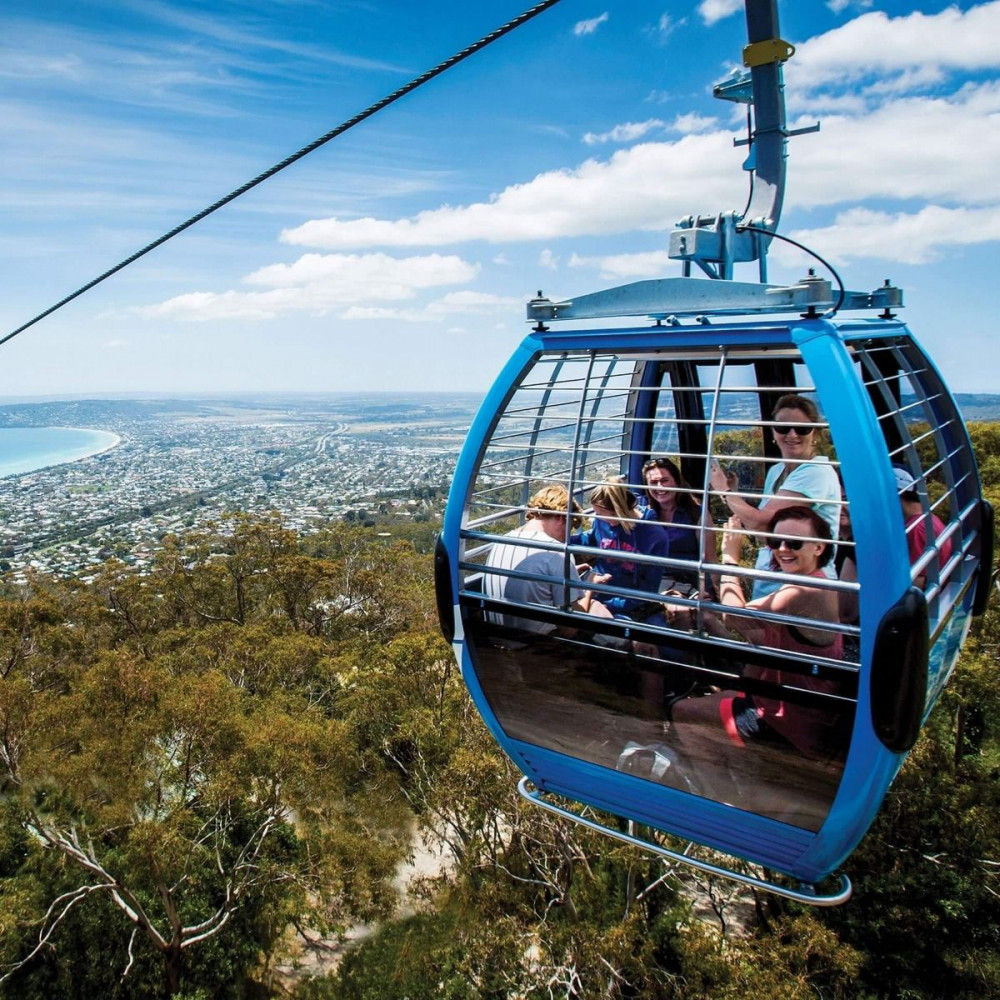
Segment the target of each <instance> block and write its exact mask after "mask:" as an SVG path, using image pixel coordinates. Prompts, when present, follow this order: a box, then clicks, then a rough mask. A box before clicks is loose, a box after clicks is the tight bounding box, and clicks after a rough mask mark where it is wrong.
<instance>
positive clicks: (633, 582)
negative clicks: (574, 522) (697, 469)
mask: <svg viewBox="0 0 1000 1000" xmlns="http://www.w3.org/2000/svg"><path fill="white" fill-rule="evenodd" d="M636 503H637V500H636V496H635V494H634V493H633V492H632V491H631V490H630V489H629V488H628V487H627V486H626V485H625V482H624V479H623V478H622V477H621V476H613V477H610V478H609V479H607V480H606V481H605V482H603V483H601V484H600V485H599V486H597V487H595V489H594V490H593V491H592V492H591V494H590V505H591V507H593V509H594V517H593V520H592V522H591V526H590V528H589V529H588V530H587V531H582V532H575V533H574V534H573V535H572V536H571V537H570V542H572V543H573V544H574V545H587V546H590V547H591V548H594V549H599V550H600V551H602V552H609V551H615V552H636V553H640V554H642V555H654V556H666V555H668V553H669V548H670V545H669V540H668V538H667V533H666V532H665V531H664V529H663V528H662V527H661V526H660V525H658V524H653V523H652V522H650V521H644V520H642V514H641V512H640V511H639V509H638V508H637V506H636ZM591 562H592V564H593V568H594V573H595V580H599V581H600V582H601V583H608V584H610V585H611V586H613V587H627V588H628V589H630V590H647V591H649V592H650V593H652V594H658V591H659V588H660V580H661V579H662V578H663V567H662V566H655V565H650V564H649V563H644V562H636V561H634V560H631V559H628V558H624V559H618V558H601V556H600V555H599V554H596V553H595V555H594V557H593V559H592V560H591ZM604 604H605V605H606V606H607V608H608V609H609V610H610V611H611V612H612V614H614V615H615V617H622V618H633V617H643V618H648V617H649V615H650V614H655V613H657V612H659V611H660V606H659V605H658V604H655V605H654V604H652V602H650V601H643V600H641V599H639V598H634V597H607V598H606V599H605V601H604Z"/></svg>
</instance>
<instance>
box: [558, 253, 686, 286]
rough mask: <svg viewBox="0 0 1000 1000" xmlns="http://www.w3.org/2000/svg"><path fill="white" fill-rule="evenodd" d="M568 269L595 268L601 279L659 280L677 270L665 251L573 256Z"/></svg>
mask: <svg viewBox="0 0 1000 1000" xmlns="http://www.w3.org/2000/svg"><path fill="white" fill-rule="evenodd" d="M569 266H570V267H595V268H597V269H598V270H599V271H600V273H601V277H603V278H608V279H621V280H625V279H629V278H661V277H663V276H664V275H668V274H673V273H675V272H676V270H677V262H676V261H674V260H671V259H670V257H669V256H668V254H667V251H666V250H650V251H648V252H646V253H622V254H611V255H609V256H604V257H581V256H579V255H578V254H573V256H572V257H570V260H569Z"/></svg>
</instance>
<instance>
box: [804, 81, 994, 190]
mask: <svg viewBox="0 0 1000 1000" xmlns="http://www.w3.org/2000/svg"><path fill="white" fill-rule="evenodd" d="M795 124H807V122H805V121H803V122H798V123H795ZM822 125H823V127H822V130H821V131H820V132H819V133H817V134H815V135H807V136H803V137H801V138H798V139H794V140H793V143H794V145H793V146H792V151H791V157H790V161H791V162H790V172H789V195H790V198H791V199H793V200H794V203H795V204H796V205H802V206H817V205H836V204H848V203H850V204H857V203H859V202H861V201H864V200H866V199H872V198H888V199H894V200H900V199H909V198H915V199H920V200H924V201H943V202H949V203H951V204H953V205H963V204H965V205H983V204H996V203H997V202H998V201H1000V172H998V171H997V170H996V167H995V165H996V163H998V162H1000V82H992V83H988V84H982V85H975V86H966V87H963V88H962V89H961V90H959V91H958V92H957V93H956V94H953V95H951V96H950V97H938V98H931V97H908V98H900V99H897V100H892V101H887V102H885V103H884V104H883V105H882V106H881V107H879V108H878V109H876V110H874V111H871V112H866V113H861V114H856V115H839V116H830V117H827V118H824V119H823V123H822Z"/></svg>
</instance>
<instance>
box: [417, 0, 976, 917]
mask: <svg viewBox="0 0 1000 1000" xmlns="http://www.w3.org/2000/svg"><path fill="white" fill-rule="evenodd" d="M747 21H748V27H749V29H750V39H751V44H750V46H748V49H749V50H750V53H749V56H747V53H746V52H745V57H746V61H747V62H748V65H749V69H750V72H749V77H748V79H747V80H745V81H743V82H742V83H740V84H739V85H738V86H737V84H735V83H730V84H729V85H728V86H727V93H726V94H724V95H722V96H726V97H727V98H728V99H733V94H734V92H739V93H742V94H743V95H744V96H743V97H742V98H738V99H745V100H747V101H748V102H752V104H753V106H754V112H755V115H756V123H755V124H756V127H755V130H754V133H753V134H752V136H751V145H752V148H753V155H752V156H751V159H750V161H748V162H749V163H750V169H752V170H753V171H754V174H755V194H757V195H759V194H760V193H761V192H764V193H765V194H766V196H767V197H768V198H769V199H770V203H769V205H767V206H766V211H765V214H764V215H762V216H759V217H758V216H755V215H753V214H751V209H748V211H747V213H744V215H743V216H741V217H736V216H735V215H729V216H716V217H714V218H711V217H710V218H689V219H687V220H684V221H683V222H682V223H681V224H680V226H679V228H678V230H676V231H675V232H674V234H672V237H671V255H672V256H674V257H676V258H678V259H680V260H681V261H683V265H684V274H683V275H682V276H681V277H677V278H664V279H658V280H652V281H642V282H637V283H634V284H631V285H625V286H621V287H619V288H614V289H609V290H605V291H601V292H597V293H592V294H588V295H584V296H582V297H577V298H574V299H573V300H569V301H564V302H551V301H549V300H548V299H545V298H543V297H542V296H541V293H539V297H538V298H537V299H535V300H533V301H532V302H530V303H529V304H528V318H529V320H531V321H533V322H534V323H535V326H534V328H533V330H532V332H531V333H530V334H529V335H528V336H527V337H526V338H525V340H524V341H523V342H522V344H521V345H520V347H518V349H517V350H516V351H515V353H514V355H513V357H512V358H511V359H510V361H509V362H508V364H507V365H506V367H505V368H504V370H503V371H502V372H501V374H500V375H499V377H498V378H497V380H496V382H495V384H494V386H493V388H492V390H491V391H490V392H489V394H488V395H487V397H486V399H485V400H484V402H483V405H482V407H481V409H480V411H479V413H478V416H477V417H476V419H475V421H474V422H473V425H472V427H471V430H470V432H469V435H468V439H467V442H466V445H465V448H464V450H463V451H462V454H461V456H460V459H459V462H458V466H457V469H456V473H455V477H454V481H453V485H452V490H451V493H450V496H449V500H448V507H447V511H446V515H445V522H444V525H443V530H442V533H441V536H440V539H439V543H438V550H437V566H436V569H437V577H436V584H437V595H438V606H439V612H440V617H441V621H442V627H443V629H444V631H445V634H446V636H447V637H448V639H449V640H450V641H451V642H452V643H453V647H454V650H455V654H456V657H457V659H458V662H459V664H460V666H461V669H462V673H463V677H464V678H465V681H466V683H467V685H468V687H469V690H470V692H471V695H472V697H473V699H474V701H475V704H476V706H477V708H478V709H479V711H480V713H481V714H482V716H483V718H484V720H485V721H486V723H487V725H488V726H489V728H490V730H491V731H492V733H493V735H494V736H495V737H496V739H497V740H498V741H499V743H500V745H501V746H502V747H503V749H504V751H505V752H506V753H507V754H508V755H509V756H510V758H511V759H512V760H513V761H514V762H515V764H516V765H517V766H518V767H519V768H520V769H521V771H522V772H523V774H524V776H525V778H524V780H522V782H521V785H520V788H521V791H522V794H524V795H525V796H526V797H528V798H530V799H531V800H532V801H534V802H536V803H537V804H539V805H541V806H543V807H545V808H548V809H550V810H552V811H554V812H557V813H559V814H561V815H567V816H569V817H570V818H573V819H574V820H576V821H578V822H583V823H585V824H587V825H590V826H593V827H595V828H600V829H602V830H603V831H604V832H606V833H609V834H610V835H611V836H614V837H617V838H619V839H622V840H627V841H629V842H633V843H640V844H641V845H642V846H644V847H647V848H649V849H651V850H654V851H656V852H657V853H660V854H663V855H665V856H667V857H670V858H676V859H679V860H681V861H684V862H685V863H693V864H695V866H696V867H701V868H703V869H706V870H709V871H713V872H719V873H722V874H726V875H729V876H731V877H735V878H737V879H739V880H741V881H744V882H747V883H749V884H751V885H755V886H760V887H763V888H767V889H769V890H772V891H776V892H779V893H781V894H783V895H786V896H790V897H791V898H794V899H799V900H802V901H805V902H809V903H814V904H819V905H832V904H835V903H840V902H843V901H844V900H845V899H846V898H848V896H849V895H850V892H851V887H850V882H849V880H847V878H846V876H843V875H840V876H839V882H838V883H837V885H836V886H835V888H834V889H832V890H830V891H828V892H825V891H821V889H820V888H819V885H820V883H822V882H823V880H824V879H826V878H827V877H828V876H830V875H831V874H833V873H835V872H836V871H837V869H838V867H839V866H840V865H841V864H842V862H843V861H844V860H845V858H846V857H847V856H848V855H849V854H850V852H851V851H852V850H853V849H854V847H855V846H856V845H857V843H858V842H859V841H860V839H861V837H862V836H863V835H864V833H865V831H866V830H867V829H868V827H869V825H870V824H871V822H872V820H873V819H874V817H875V814H876V812H877V810H878V808H879V805H880V803H881V802H882V799H883V798H884V796H885V794H886V791H887V790H888V787H889V785H890V783H891V782H892V780H893V778H894V776H895V775H896V773H897V772H898V770H899V768H900V766H901V765H902V762H903V760H904V759H905V755H906V753H907V751H908V750H909V749H910V748H911V747H912V745H913V743H914V742H915V740H916V738H917V735H918V733H919V729H920V725H921V723H922V722H923V721H924V719H926V717H927V714H928V713H929V712H930V710H931V708H932V706H933V705H934V702H935V700H936V698H937V697H938V695H939V693H940V692H941V690H942V688H943V687H944V685H945V684H946V682H947V680H948V678H949V676H950V674H951V671H952V669H953V668H954V665H955V661H956V659H957V657H958V653H959V649H960V647H961V644H962V641H963V639H964V638H965V635H966V633H967V631H968V628H969V624H970V619H971V616H972V615H974V614H975V613H977V612H978V611H980V610H982V608H983V607H984V606H985V602H986V600H987V598H988V595H989V589H990V576H989V573H990V554H991V552H992V531H993V527H992V525H993V520H992V512H991V510H990V507H989V505H988V504H987V503H986V502H985V501H984V500H983V499H982V495H981V489H980V483H979V478H978V474H977V471H976V466H975V462H974V458H973V453H972V448H971V444H970V441H969V437H968V434H967V432H966V429H965V425H964V423H963V421H962V418H961V415H960V413H959V410H958V408H957V406H956V404H955V401H954V399H953V398H952V396H951V394H950V393H949V391H948V389H947V387H946V386H945V384H944V381H943V380H942V378H941V376H940V374H939V373H938V371H937V370H936V368H935V367H934V365H933V363H932V362H931V360H930V359H929V358H928V356H927V355H926V353H925V352H924V351H923V349H922V348H921V347H920V345H919V343H918V342H917V341H916V340H915V338H914V337H913V336H912V334H911V333H910V331H909V329H908V328H907V326H906V325H905V324H904V323H903V322H902V321H900V320H899V319H898V318H897V316H896V313H895V310H897V309H898V308H900V307H901V305H902V292H901V291H900V290H899V289H896V288H893V287H891V286H889V285H888V283H887V284H886V285H885V286H884V287H882V288H878V289H875V290H874V291H871V292H860V293H859V292H849V291H846V290H844V289H843V288H841V289H840V292H839V294H835V293H834V291H833V287H832V285H831V283H830V282H828V281H826V280H824V279H821V278H817V277H816V276H815V275H813V274H810V275H809V276H807V277H806V278H805V279H803V280H802V281H800V282H798V283H797V284H795V285H792V286H775V285H770V284H767V282H766V270H765V265H764V254H765V252H766V246H767V243H768V241H769V239H770V238H773V236H774V235H775V230H776V227H777V218H778V215H779V213H780V202H781V191H782V188H783V181H784V174H783V170H784V142H785V137H786V135H787V134H788V133H787V130H786V129H785V128H784V118H783V107H782V103H781V98H780V94H781V87H780V63H781V61H783V60H784V59H785V58H787V57H788V55H790V51H791V47H790V46H787V45H786V44H785V43H783V42H781V41H780V39H778V38H777V14H776V8H775V4H774V2H773V0H748V3H747ZM758 218H759V220H760V221H756V222H755V221H753V220H754V219H758ZM752 259H757V260H759V261H760V272H761V280H760V282H756V283H748V282H737V281H734V280H732V273H733V264H734V263H736V262H738V261H745V260H752ZM692 264H696V265H697V266H699V267H701V268H702V270H703V271H704V272H705V273H706V275H707V279H698V278H694V277H692V276H691V273H690V272H691V265H692ZM713 279H714V280H713ZM865 313H868V315H865ZM872 313H874V314H875V315H871V314H872ZM637 318H641V325H638V321H637ZM564 321H565V322H569V323H570V324H571V328H569V329H561V328H558V325H559V324H560V323H562V322H564ZM581 321H582V322H585V323H587V324H588V325H587V326H586V328H582V329H581V328H572V324H575V323H579V322H581ZM609 321H610V322H609ZM623 323H624V324H626V325H622V324H623ZM595 324H596V325H595ZM795 449H799V450H798V452H796V451H795ZM664 460H668V461H664ZM655 468H666V469H669V470H670V476H669V477H668V479H669V482H670V484H671V486H672V493H673V496H672V500H673V505H672V507H671V509H670V510H668V511H666V512H665V511H664V507H663V505H661V504H660V503H658V502H654V498H652V496H651V492H650V486H649V484H648V483H647V481H646V479H647V475H649V473H650V470H652V469H655ZM789 471H791V472H792V475H788V472H789ZM793 475H795V476H797V478H796V479H794V480H793V478H792V476H793ZM785 476H787V477H788V478H787V479H784V482H785V483H786V484H787V488H784V487H783V486H781V485H780V481H781V480H782V478H783V477H785ZM807 480H808V481H809V482H812V481H813V480H815V481H816V482H817V483H819V482H820V481H822V486H821V487H820V486H819V485H817V486H816V489H822V491H824V492H823V495H822V496H820V495H819V494H817V493H813V492H811V490H812V487H811V486H804V485H802V484H803V483H806V482H807ZM609 488H610V490H611V494H609V493H608V490H609ZM602 491H603V492H602ZM609 495H612V496H613V497H619V498H624V500H622V503H621V504H618V503H617V501H616V503H615V504H612V505H611V507H613V508H614V509H609V501H608V500H607V499H606V498H607V496H609ZM598 497H600V498H601V500H600V502H599V501H598ZM768 504H775V506H774V507H773V508H772V510H774V511H775V512H776V513H774V514H773V515H771V516H765V513H764V512H766V509H767V506H768ZM667 506H668V507H670V506H671V505H669V504H668V505H667ZM678 511H681V512H682V513H678ZM740 514H742V519H741V518H740V517H739V516H737V515H740ZM588 519H589V522H590V525H591V527H590V528H589V530H586V529H585V527H584V526H585V525H586V523H587V520H588ZM744 522H746V523H744ZM602 524H603V528H601V529H600V530H598V526H599V525H602ZM543 529H544V530H543ZM679 540H680V541H684V542H686V543H689V544H684V545H682V544H680V541H679ZM755 548H756V549H757V550H758V555H757V558H756V562H755V561H754V557H753V549H755ZM720 549H721V552H722V554H721V555H720V554H719V553H720ZM848 564H850V565H851V567H852V572H850V573H847V572H846V571H845V570H844V567H845V566H846V565H848ZM835 567H839V568H835ZM751 588H752V589H751ZM758 591H759V592H760V593H761V594H762V595H763V596H762V597H761V598H759V599H758V598H755V597H754V596H752V595H756V594H757V593H758ZM767 595H771V596H770V597H768V596H767ZM553 795H556V796H563V797H565V798H568V799H571V800H574V801H575V802H577V803H581V804H583V805H584V806H587V807H592V808H593V809H597V810H601V811H604V812H607V813H611V814H613V815H614V816H617V817H620V818H621V819H622V820H623V821H627V829H626V828H625V825H624V824H619V825H616V824H611V825H608V824H607V823H601V822H600V821H599V820H598V819H597V818H596V817H594V816H592V815H587V814H581V813H580V812H578V811H575V810H570V809H566V808H565V807H563V806H562V805H559V804H557V803H555V802H553V801H552V799H551V796H553ZM636 825H641V826H647V827H650V828H652V829H655V830H661V831H666V832H669V833H672V834H675V835H677V836H680V837H683V838H686V839H689V840H691V841H694V842H697V843H699V844H703V845H706V846H708V847H710V848H713V849H716V850H717V851H720V852H723V853H724V854H727V855H730V856H734V857H736V858H742V859H746V860H747V861H750V862H752V863H755V864H757V865H761V866H763V867H764V868H765V869H771V870H774V871H776V872H779V873H784V874H785V875H787V876H789V877H790V878H791V879H792V880H794V881H797V882H798V883H799V885H798V886H797V887H792V886H789V885H786V884H785V883H784V882H778V881H772V880H768V879H764V878H758V877H757V876H753V875H750V874H748V873H746V872H745V871H742V870H739V866H736V867H733V868H729V867H724V866H721V865H719V866H717V865H714V864H712V863H708V862H704V861H701V860H697V859H693V858H690V857H688V856H687V855H686V854H681V853H677V852H673V851H671V850H668V849H667V848H664V847H663V846H662V845H660V844H658V843H655V842H653V841H652V840H651V839H649V838H642V837H639V836H638V835H637V834H636V833H635V832H634V831H635V828H636Z"/></svg>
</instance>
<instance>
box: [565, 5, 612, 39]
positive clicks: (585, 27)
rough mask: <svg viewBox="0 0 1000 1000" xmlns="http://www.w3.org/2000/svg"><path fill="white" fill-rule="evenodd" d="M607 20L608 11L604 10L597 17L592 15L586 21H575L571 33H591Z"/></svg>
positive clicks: (577, 34)
mask: <svg viewBox="0 0 1000 1000" xmlns="http://www.w3.org/2000/svg"><path fill="white" fill-rule="evenodd" d="M607 20H608V12H607V11H605V12H604V13H603V14H601V15H600V16H599V17H592V18H590V19H589V20H587V21H577V22H576V24H574V25H573V34H574V35H576V36H577V37H579V36H580V35H592V34H593V33H594V32H595V31H597V29H598V28H599V27H600V26H601V25H602V24H604V22H605V21H607Z"/></svg>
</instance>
